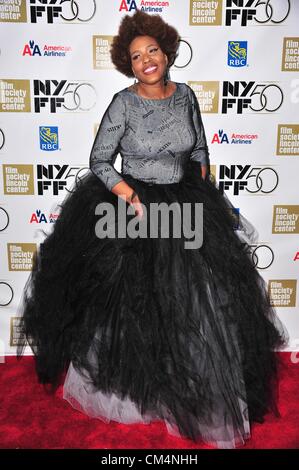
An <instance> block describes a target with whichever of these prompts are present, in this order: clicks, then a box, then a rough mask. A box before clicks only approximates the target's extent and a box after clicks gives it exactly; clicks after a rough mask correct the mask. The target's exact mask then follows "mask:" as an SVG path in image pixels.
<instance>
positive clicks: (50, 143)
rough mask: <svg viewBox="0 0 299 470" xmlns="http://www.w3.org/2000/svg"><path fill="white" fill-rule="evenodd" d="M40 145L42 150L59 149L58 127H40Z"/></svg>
mask: <svg viewBox="0 0 299 470" xmlns="http://www.w3.org/2000/svg"><path fill="white" fill-rule="evenodd" d="M39 146H40V149H41V150H45V151H46V152H52V151H53V150H58V127H52V126H40V127H39Z"/></svg>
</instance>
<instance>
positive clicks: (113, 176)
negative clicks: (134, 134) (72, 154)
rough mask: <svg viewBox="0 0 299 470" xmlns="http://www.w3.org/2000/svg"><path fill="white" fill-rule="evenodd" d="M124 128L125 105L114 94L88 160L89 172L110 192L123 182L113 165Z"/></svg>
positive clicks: (118, 96) (120, 98) (119, 97)
mask: <svg viewBox="0 0 299 470" xmlns="http://www.w3.org/2000/svg"><path fill="white" fill-rule="evenodd" d="M125 127H126V112H125V103H124V101H123V99H122V97H121V96H120V95H119V94H118V93H116V94H115V95H114V96H113V98H112V100H111V102H110V104H109V106H108V108H107V109H106V111H105V113H104V115H103V118H102V120H101V123H100V125H99V129H98V132H97V135H96V137H95V140H94V143H93V146H92V149H91V153H90V159H89V167H90V169H91V171H92V172H93V173H94V174H95V175H96V176H97V177H98V178H99V179H100V180H101V181H102V182H103V183H104V184H105V186H106V187H107V188H108V189H109V190H110V191H111V189H112V188H113V186H115V185H116V184H117V183H119V182H120V181H124V179H123V178H122V176H121V174H120V173H118V171H116V169H115V168H114V166H113V164H114V162H115V159H116V157H117V154H118V150H119V142H120V140H121V138H122V136H123V134H124V132H125Z"/></svg>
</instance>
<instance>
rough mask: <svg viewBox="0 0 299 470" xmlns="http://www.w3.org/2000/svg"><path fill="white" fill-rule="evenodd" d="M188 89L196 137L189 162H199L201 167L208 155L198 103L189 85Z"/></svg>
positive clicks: (205, 162)
mask: <svg viewBox="0 0 299 470" xmlns="http://www.w3.org/2000/svg"><path fill="white" fill-rule="evenodd" d="M188 88H189V93H190V99H191V105H192V119H193V123H194V127H195V131H196V136H197V139H196V143H195V146H194V148H193V149H192V152H191V155H190V160H192V161H197V162H201V163H202V164H203V165H208V163H209V155H210V153H209V148H208V145H207V139H206V134H205V129H204V125H203V122H202V118H201V112H200V107H199V103H198V100H197V98H196V95H195V93H194V91H193V90H192V88H191V87H189V85H188Z"/></svg>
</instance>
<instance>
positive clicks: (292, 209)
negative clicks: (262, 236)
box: [272, 205, 299, 234]
mask: <svg viewBox="0 0 299 470" xmlns="http://www.w3.org/2000/svg"><path fill="white" fill-rule="evenodd" d="M272 233H274V234H285V233H287V234H290V233H295V234H298V233H299V206H297V205H279V206H273V220H272Z"/></svg>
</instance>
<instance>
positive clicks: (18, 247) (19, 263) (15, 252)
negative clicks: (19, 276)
mask: <svg viewBox="0 0 299 470" xmlns="http://www.w3.org/2000/svg"><path fill="white" fill-rule="evenodd" d="M35 252H36V243H7V259H8V270H9V271H31V270H32V262H33V256H34V253H35Z"/></svg>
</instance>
